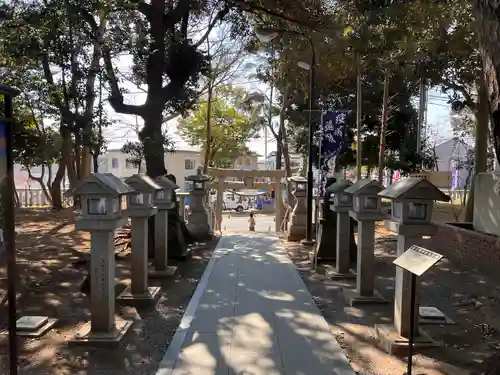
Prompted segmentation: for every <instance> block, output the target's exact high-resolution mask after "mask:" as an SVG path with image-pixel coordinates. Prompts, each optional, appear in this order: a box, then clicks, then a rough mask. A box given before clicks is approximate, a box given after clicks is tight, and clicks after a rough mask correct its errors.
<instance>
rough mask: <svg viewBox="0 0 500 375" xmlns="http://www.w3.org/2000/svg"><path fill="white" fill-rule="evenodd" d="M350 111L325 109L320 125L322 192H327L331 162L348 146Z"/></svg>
mask: <svg viewBox="0 0 500 375" xmlns="http://www.w3.org/2000/svg"><path fill="white" fill-rule="evenodd" d="M349 112H350V111H336V110H331V111H325V112H323V114H322V116H321V126H320V158H319V165H320V174H321V182H320V186H319V188H320V194H321V195H323V194H324V193H325V188H326V186H325V185H326V178H327V174H328V172H329V170H330V167H329V163H330V161H331V160H332V159H334V158H336V157H338V156H339V155H340V154H341V153H342V151H344V148H345V146H346V128H347V115H348V114H349Z"/></svg>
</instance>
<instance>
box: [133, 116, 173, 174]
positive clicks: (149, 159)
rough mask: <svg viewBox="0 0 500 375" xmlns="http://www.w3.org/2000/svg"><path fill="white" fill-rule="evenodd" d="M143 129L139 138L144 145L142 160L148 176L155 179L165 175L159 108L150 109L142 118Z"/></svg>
mask: <svg viewBox="0 0 500 375" xmlns="http://www.w3.org/2000/svg"><path fill="white" fill-rule="evenodd" d="M143 120H144V127H143V128H142V130H141V132H140V134H139V137H140V139H141V142H142V143H143V145H144V158H145V159H146V170H147V174H148V176H150V177H151V178H156V177H158V176H163V175H165V174H166V172H167V171H166V169H165V155H164V150H163V134H162V132H161V122H162V111H161V108H151V109H150V111H148V115H147V116H145V117H144V118H143Z"/></svg>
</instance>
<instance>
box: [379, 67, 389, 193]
mask: <svg viewBox="0 0 500 375" xmlns="http://www.w3.org/2000/svg"><path fill="white" fill-rule="evenodd" d="M389 80H390V70H389V68H386V69H385V74H384V94H383V97H382V119H381V121H380V146H379V154H378V182H379V184H382V183H383V179H384V169H385V168H384V153H385V132H386V130H387V118H388V115H389V113H388V112H389Z"/></svg>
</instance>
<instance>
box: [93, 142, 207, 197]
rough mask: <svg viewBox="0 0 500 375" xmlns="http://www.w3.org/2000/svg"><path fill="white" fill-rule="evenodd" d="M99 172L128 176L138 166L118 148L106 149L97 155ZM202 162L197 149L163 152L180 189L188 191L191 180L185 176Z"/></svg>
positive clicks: (136, 170) (142, 168)
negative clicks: (187, 179) (128, 160)
mask: <svg viewBox="0 0 500 375" xmlns="http://www.w3.org/2000/svg"><path fill="white" fill-rule="evenodd" d="M98 163H99V172H101V173H107V172H109V173H113V174H114V175H115V176H118V177H129V176H131V175H133V174H134V173H137V172H138V168H137V167H135V166H134V165H132V164H131V163H128V162H127V155H126V154H124V153H123V152H121V151H120V150H108V151H107V152H106V153H105V154H104V155H101V156H99V158H98ZM202 164H203V157H202V155H201V152H200V151H198V150H175V151H173V152H168V153H166V154H165V167H166V168H167V172H168V173H171V174H173V175H174V176H175V178H176V179H177V185H179V187H180V188H181V190H182V191H188V190H190V189H191V187H192V184H193V183H192V182H190V181H186V177H187V176H189V175H192V174H194V173H195V172H196V168H197V167H198V166H200V165H202ZM145 170H146V168H145V163H144V162H143V164H142V166H141V172H145Z"/></svg>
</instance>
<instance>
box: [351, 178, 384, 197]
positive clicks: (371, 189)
mask: <svg viewBox="0 0 500 375" xmlns="http://www.w3.org/2000/svg"><path fill="white" fill-rule="evenodd" d="M381 190H384V186H383V185H382V184H379V183H378V181H375V180H368V179H363V180H359V181H357V182H356V183H354V184H353V185H351V186H349V187H348V188H347V189H345V190H344V193H347V194H354V195H358V194H378V193H379V192H380V191H381Z"/></svg>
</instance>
